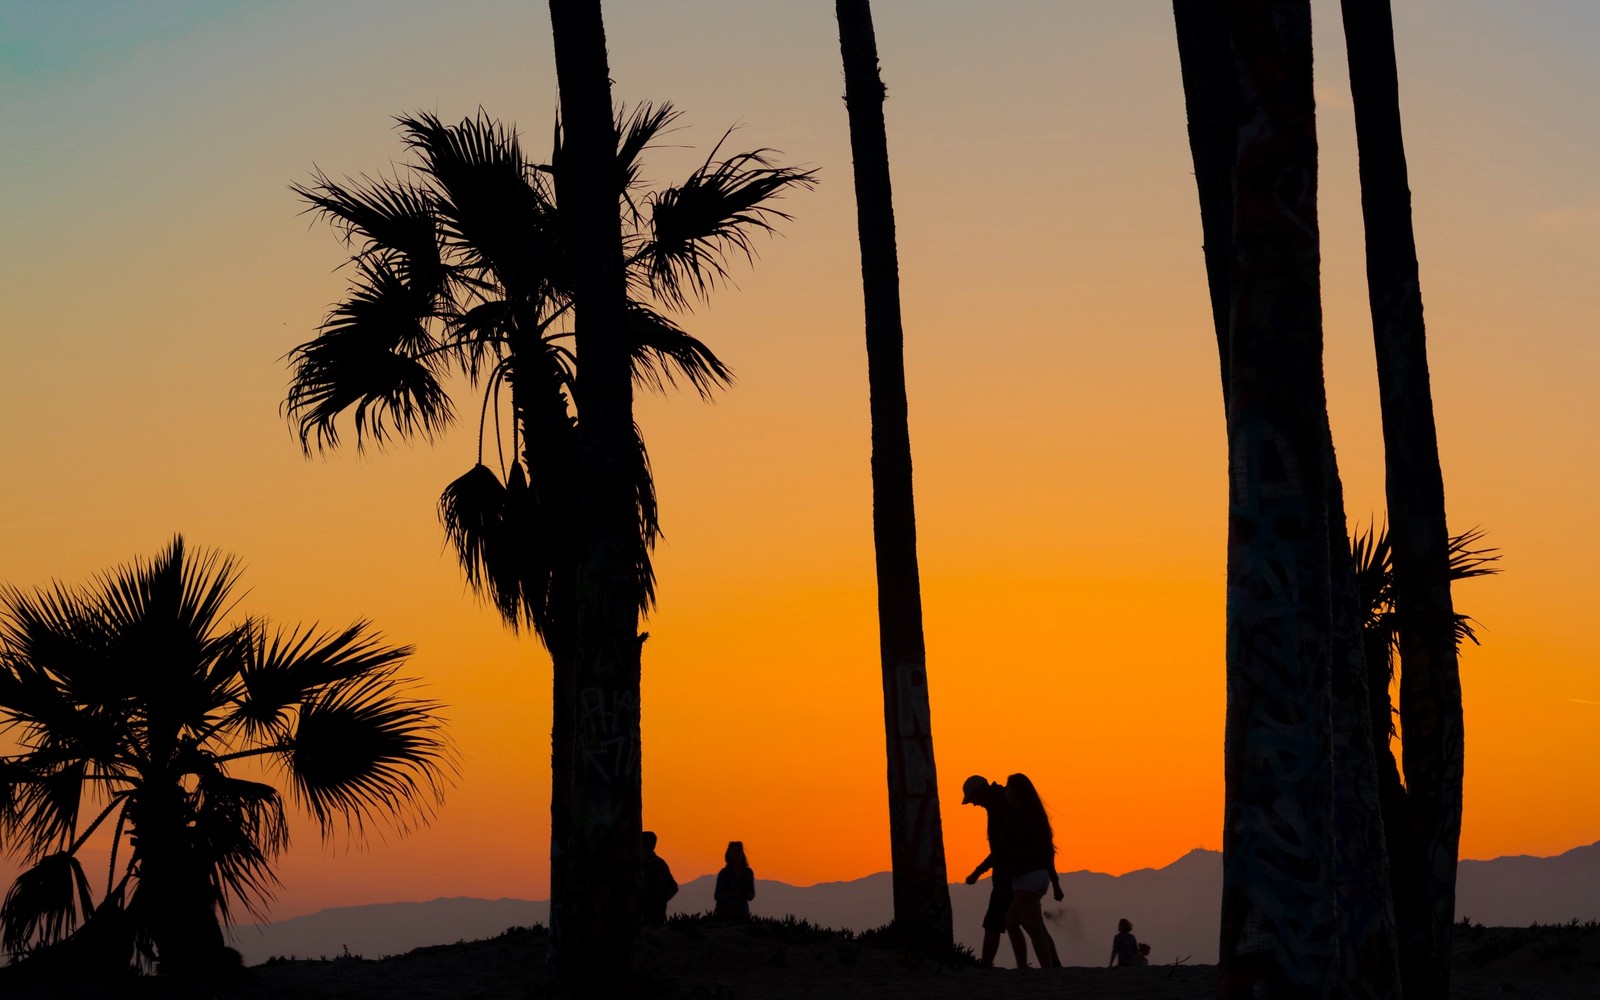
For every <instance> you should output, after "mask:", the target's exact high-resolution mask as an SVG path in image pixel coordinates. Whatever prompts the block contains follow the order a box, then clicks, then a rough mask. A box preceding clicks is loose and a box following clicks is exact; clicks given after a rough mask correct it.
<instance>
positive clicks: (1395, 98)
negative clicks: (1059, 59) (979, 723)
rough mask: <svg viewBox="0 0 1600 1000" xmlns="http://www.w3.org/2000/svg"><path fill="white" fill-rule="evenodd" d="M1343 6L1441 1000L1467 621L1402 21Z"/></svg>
mask: <svg viewBox="0 0 1600 1000" xmlns="http://www.w3.org/2000/svg"><path fill="white" fill-rule="evenodd" d="M1342 8H1343V16H1344V31H1345V41H1346V48H1347V50H1348V53H1349V64H1350V93H1351V98H1352V101H1353V105H1354V108H1355V120H1356V144H1357V146H1358V150H1359V153H1360V173H1361V214H1362V219H1363V221H1364V223H1365V226H1366V235H1367V295H1368V299H1369V301H1370V303H1371V307H1372V331H1373V340H1374V343H1375V345H1376V349H1377V359H1378V396H1379V401H1380V404H1381V407H1382V412H1383V443H1384V469H1385V473H1386V491H1387V496H1388V512H1389V519H1390V524H1391V526H1392V528H1391V538H1392V543H1393V562H1394V603H1395V608H1396V614H1397V616H1398V620H1399V621H1400V623H1401V624H1400V627H1399V631H1398V636H1399V640H1398V641H1399V648H1400V659H1401V664H1402V668H1401V670H1400V714H1401V723H1402V727H1403V728H1404V729H1405V732H1406V736H1407V739H1406V740H1405V742H1404V743H1403V744H1402V746H1403V751H1404V766H1405V799H1406V802H1407V809H1406V811H1405V812H1404V813H1403V814H1400V813H1390V812H1385V817H1384V818H1385V820H1386V821H1387V822H1389V823H1390V824H1391V825H1398V826H1400V827H1401V828H1402V831H1403V833H1404V836H1403V837H1401V838H1399V839H1398V840H1395V844H1396V847H1397V848H1398V849H1399V850H1401V851H1402V852H1403V853H1401V854H1399V855H1397V867H1404V868H1405V869H1406V870H1407V871H1408V872H1414V873H1415V874H1416V875H1417V876H1418V877H1419V878H1420V879H1421V883H1420V885H1418V886H1413V887H1411V888H1410V890H1409V891H1407V892H1406V893H1404V894H1402V895H1401V897H1400V899H1399V900H1398V901H1397V904H1398V906H1399V914H1398V918H1399V923H1400V926H1401V931H1402V934H1403V938H1404V943H1403V947H1402V962H1403V975H1404V978H1405V985H1406V989H1407V992H1409V993H1411V994H1412V995H1417V996H1445V995H1447V994H1448V993H1449V985H1450V953H1451V946H1450V937H1451V929H1452V927H1453V926H1454V924H1455V879H1456V862H1457V858H1458V853H1459V847H1460V841H1461V794H1462V777H1463V773H1464V772H1463V767H1464V749H1463V747H1464V744H1463V730H1464V719H1463V715H1462V705H1461V675H1460V669H1459V666H1458V664H1457V660H1456V648H1457V643H1458V637H1457V635H1456V629H1455V626H1456V624H1457V623H1458V622H1459V620H1460V619H1459V618H1458V617H1457V615H1456V614H1455V611H1454V609H1453V606H1452V604H1451V596H1450V580H1451V579H1452V574H1451V572H1450V569H1449V566H1450V561H1451V560H1450V552H1451V544H1452V540H1451V538H1450V535H1449V530H1448V528H1447V526H1446V521H1445V508H1444V476H1443V473H1442V471H1441V469H1440V464H1439V443H1438V435H1437V433H1436V430H1435V427H1434V420H1433V392H1432V388H1431V386H1430V384H1429V378H1428V348H1427V335H1426V328H1425V326H1424V323H1423V318H1422V290H1421V283H1420V281H1419V278H1418V273H1417V245H1416V237H1415V235H1414V233H1413V231H1412V225H1411V189H1410V185H1409V181H1408V178H1407V171H1406V155H1405V142H1404V139H1403V138H1402V135H1401V128H1400V95H1399V82H1398V72H1397V69H1396V60H1395V47H1394V22H1393V18H1392V16H1391V13H1390V6H1389V0H1343V3H1342ZM1385 691H1386V692H1387V689H1385ZM1380 766H1381V762H1380ZM1399 859H1403V861H1402V860H1399Z"/></svg>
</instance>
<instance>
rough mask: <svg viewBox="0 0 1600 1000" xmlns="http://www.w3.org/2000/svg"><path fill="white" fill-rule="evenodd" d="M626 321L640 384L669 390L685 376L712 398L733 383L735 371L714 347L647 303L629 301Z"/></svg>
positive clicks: (634, 367)
mask: <svg viewBox="0 0 1600 1000" xmlns="http://www.w3.org/2000/svg"><path fill="white" fill-rule="evenodd" d="M625 322H626V323H627V327H626V329H627V335H628V343H629V348H630V350H631V351H632V354H633V357H632V364H633V380H634V382H635V383H637V384H638V385H641V386H644V387H645V388H647V389H652V390H654V391H656V392H660V393H665V392H666V390H667V388H668V387H669V386H670V387H672V388H676V387H677V384H678V382H677V378H678V377H679V376H681V377H683V378H684V379H687V380H688V382H689V384H690V385H692V386H693V387H694V390H695V391H696V392H697V393H699V394H700V398H701V399H710V398H711V394H712V393H713V392H714V391H715V390H717V389H726V388H728V387H729V386H731V385H732V384H733V372H732V371H731V370H729V368H728V366H727V365H725V364H723V363H722V359H721V358H718V357H717V356H716V355H715V354H713V353H712V352H711V348H709V347H707V346H706V345H705V344H703V343H701V342H700V341H699V340H698V339H696V338H694V337H692V336H690V335H689V334H688V333H686V332H684V330H683V329H682V328H681V327H679V326H678V325H677V324H676V323H674V322H672V320H670V319H668V318H667V317H665V316H663V315H661V314H660V313H658V312H656V311H655V310H654V309H651V308H650V307H649V306H647V305H645V304H644V303H642V302H634V301H629V303H628V311H627V314H626V317H625Z"/></svg>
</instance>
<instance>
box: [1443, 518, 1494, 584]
mask: <svg viewBox="0 0 1600 1000" xmlns="http://www.w3.org/2000/svg"><path fill="white" fill-rule="evenodd" d="M1486 534H1487V532H1486V531H1485V530H1484V529H1483V528H1480V527H1476V526H1474V527H1471V528H1468V529H1467V530H1466V531H1463V532H1462V533H1461V534H1459V535H1455V536H1453V537H1452V538H1451V539H1450V579H1452V580H1470V579H1472V578H1473V577H1475V576H1492V575H1494V574H1496V573H1498V572H1500V567H1498V566H1494V565H1491V564H1492V563H1497V562H1499V561H1500V550H1499V549H1498V548H1495V547H1494V546H1492V545H1490V546H1484V547H1482V548H1474V547H1473V546H1475V545H1477V544H1478V543H1479V542H1481V541H1483V538H1484V535H1486Z"/></svg>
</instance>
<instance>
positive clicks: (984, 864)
mask: <svg viewBox="0 0 1600 1000" xmlns="http://www.w3.org/2000/svg"><path fill="white" fill-rule="evenodd" d="M993 867H994V852H993V851H990V852H989V853H988V854H985V855H984V856H983V860H982V861H980V862H978V867H976V868H974V869H972V874H971V875H968V876H967V884H968V885H977V884H978V879H980V878H983V873H984V872H986V871H988V870H989V869H991V868H993Z"/></svg>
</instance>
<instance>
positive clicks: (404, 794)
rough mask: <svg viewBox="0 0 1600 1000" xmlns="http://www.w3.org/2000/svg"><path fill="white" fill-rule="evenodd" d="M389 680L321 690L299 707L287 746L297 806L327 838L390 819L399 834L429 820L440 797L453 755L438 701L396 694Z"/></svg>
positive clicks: (361, 680)
mask: <svg viewBox="0 0 1600 1000" xmlns="http://www.w3.org/2000/svg"><path fill="white" fill-rule="evenodd" d="M397 683H399V682H396V681H395V680H394V679H393V678H392V677H391V676H389V675H387V674H384V675H379V676H365V677H359V678H354V679H352V680H350V681H347V682H345V683H343V684H337V685H334V686H333V687H331V688H326V689H324V690H322V691H320V692H318V693H317V694H315V695H314V696H313V697H312V698H311V699H309V700H307V701H306V702H304V703H303V704H302V705H301V706H300V712H299V715H298V717H297V720H296V725H295V732H294V734H293V737H292V738H291V741H290V744H289V746H288V751H289V752H288V768H289V773H290V776H291V779H292V787H293V789H294V791H295V796H296V798H297V800H298V801H299V802H300V803H301V804H302V805H304V806H305V807H306V809H307V810H309V811H310V813H311V815H312V816H313V817H315V818H316V820H317V823H318V824H319V825H320V826H321V827H322V832H323V835H324V836H331V835H332V833H333V830H334V828H335V825H336V820H337V819H341V818H342V819H343V821H344V826H345V829H346V832H348V833H353V834H356V835H359V834H361V833H362V832H363V831H364V829H365V826H366V824H367V823H368V822H369V821H371V820H373V819H375V818H379V817H380V816H381V817H385V818H388V819H389V820H390V821H391V822H393V823H394V824H395V825H397V826H398V827H399V828H401V829H407V828H408V824H409V823H410V822H411V821H413V820H415V821H420V822H426V821H428V820H429V819H431V818H432V814H433V810H434V808H436V807H437V805H438V804H439V802H440V801H441V800H442V798H443V794H444V789H445V786H446V785H447V784H448V783H449V774H450V772H452V771H453V770H454V752H453V750H452V748H451V745H450V742H449V740H448V739H447V738H446V736H445V735H444V731H443V728H442V725H441V720H440V719H439V718H438V715H437V712H438V710H439V708H440V706H439V705H438V703H436V702H431V701H423V700H419V699H414V698H405V697H401V696H399V695H397V694H396V693H395V692H396V687H397Z"/></svg>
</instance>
